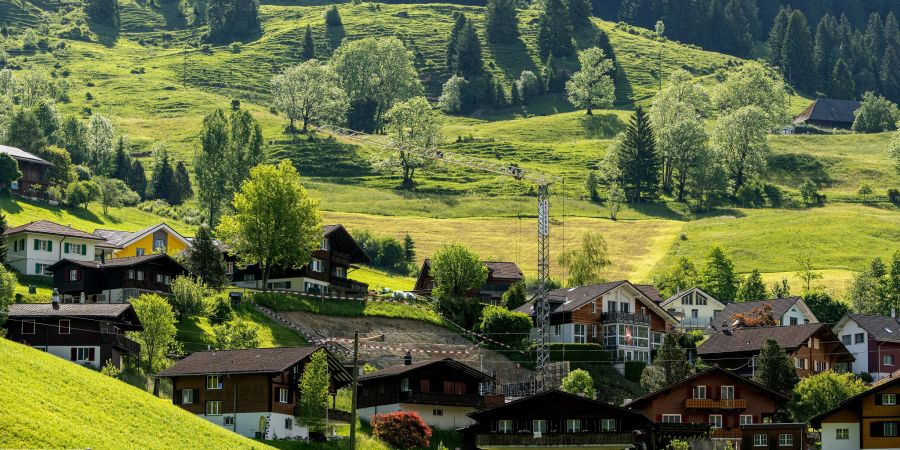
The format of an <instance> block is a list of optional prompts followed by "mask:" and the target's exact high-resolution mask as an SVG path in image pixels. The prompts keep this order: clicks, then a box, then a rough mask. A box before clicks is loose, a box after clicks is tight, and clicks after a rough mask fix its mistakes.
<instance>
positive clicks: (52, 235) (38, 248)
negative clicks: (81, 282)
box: [3, 220, 106, 275]
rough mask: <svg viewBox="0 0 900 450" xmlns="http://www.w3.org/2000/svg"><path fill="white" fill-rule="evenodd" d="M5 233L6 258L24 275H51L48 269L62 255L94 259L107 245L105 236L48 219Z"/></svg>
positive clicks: (77, 259) (75, 259)
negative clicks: (101, 236)
mask: <svg viewBox="0 0 900 450" xmlns="http://www.w3.org/2000/svg"><path fill="white" fill-rule="evenodd" d="M3 235H4V236H6V242H7V245H6V247H7V248H6V254H7V257H6V259H7V261H8V263H9V265H10V266H12V268H13V269H15V270H16V271H17V272H19V273H21V274H22V275H49V273H47V272H46V270H47V268H48V267H50V266H51V265H53V264H55V263H57V262H59V261H60V260H61V259H63V258H67V259H70V260H73V261H94V258H95V255H96V254H98V253H101V252H102V251H103V248H104V246H105V245H106V244H105V241H104V239H103V238H100V237H98V236H95V235H93V234H91V233H87V232H84V231H80V230H76V229H74V228H72V227H71V226H65V225H60V224H58V223H54V222H50V221H47V220H38V221H34V222H29V223H26V224H25V225H20V226H17V227H12V228H9V229H7V230H6V232H4V233H3Z"/></svg>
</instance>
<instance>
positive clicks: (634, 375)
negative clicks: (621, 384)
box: [625, 361, 647, 383]
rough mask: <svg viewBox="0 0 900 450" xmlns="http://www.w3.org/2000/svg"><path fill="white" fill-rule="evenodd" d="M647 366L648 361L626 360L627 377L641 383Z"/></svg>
mask: <svg viewBox="0 0 900 450" xmlns="http://www.w3.org/2000/svg"><path fill="white" fill-rule="evenodd" d="M645 367H647V363H645V362H643V361H625V379H627V380H628V381H633V382H635V383H640V382H641V374H643V373H644V368H645Z"/></svg>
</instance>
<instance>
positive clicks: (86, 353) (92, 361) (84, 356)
mask: <svg viewBox="0 0 900 450" xmlns="http://www.w3.org/2000/svg"><path fill="white" fill-rule="evenodd" d="M3 326H4V327H5V328H6V331H7V334H6V337H7V339H9V340H11V341H15V342H21V343H23V344H25V345H30V346H31V347H34V348H36V349H39V350H43V351H45V352H47V353H50V354H53V355H56V356H59V357H60V358H64V359H67V360H70V361H72V362H75V363H78V364H82V365H86V366H90V367H93V368H95V369H99V368H101V367H103V365H104V364H106V362H107V361H110V362H112V364H113V365H115V366H116V367H121V366H122V360H123V358H125V357H131V356H134V357H137V356H138V355H139V354H140V351H141V346H140V345H139V344H138V343H136V342H134V341H132V340H131V339H128V338H127V337H125V332H126V331H141V330H143V329H144V328H143V326H142V325H141V321H140V319H138V316H137V314H136V313H135V312H134V308H132V307H131V305H129V304H118V305H104V304H97V305H91V304H60V303H59V301H58V300H57V301H54V302H52V303H28V304H20V303H14V304H12V305H10V306H9V316H8V318H7V320H6V323H5V324H4V325H3Z"/></svg>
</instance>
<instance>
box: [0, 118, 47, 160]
mask: <svg viewBox="0 0 900 450" xmlns="http://www.w3.org/2000/svg"><path fill="white" fill-rule="evenodd" d="M6 144H7V145H9V146H10V147H16V148H18V149H21V150H25V151H26V152H29V153H39V152H40V151H41V150H42V149H43V148H44V147H46V146H47V138H46V137H45V136H44V132H43V131H41V125H40V124H39V123H38V121H37V118H36V117H35V116H34V114H33V113H32V112H31V111H30V110H27V109H24V108H21V109H19V110H18V111H16V112H15V113H14V114H13V115H12V117H11V118H10V119H9V125H8V126H7V131H6Z"/></svg>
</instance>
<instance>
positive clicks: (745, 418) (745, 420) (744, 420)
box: [740, 414, 753, 425]
mask: <svg viewBox="0 0 900 450" xmlns="http://www.w3.org/2000/svg"><path fill="white" fill-rule="evenodd" d="M740 421H741V425H753V415H752V414H741V417H740Z"/></svg>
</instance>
